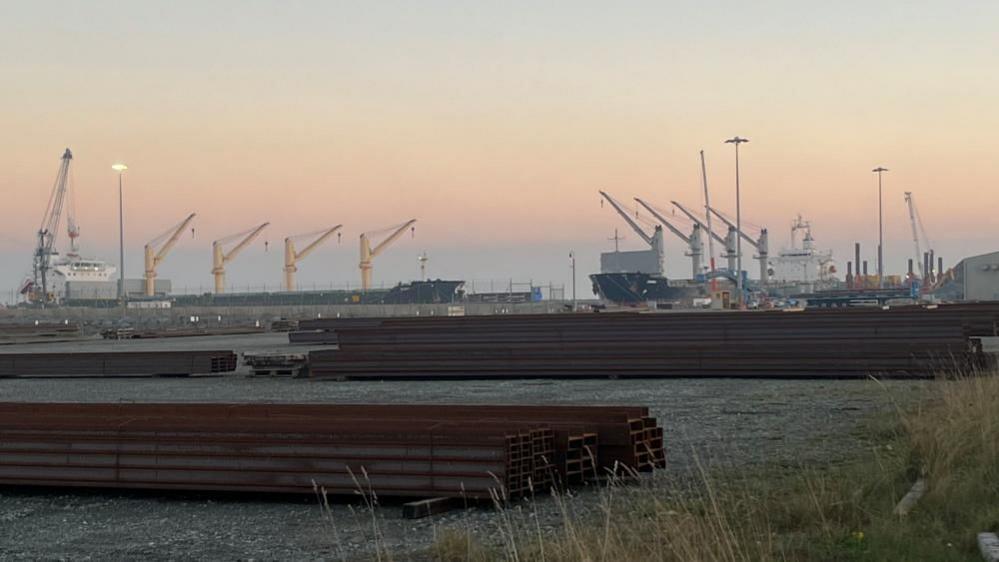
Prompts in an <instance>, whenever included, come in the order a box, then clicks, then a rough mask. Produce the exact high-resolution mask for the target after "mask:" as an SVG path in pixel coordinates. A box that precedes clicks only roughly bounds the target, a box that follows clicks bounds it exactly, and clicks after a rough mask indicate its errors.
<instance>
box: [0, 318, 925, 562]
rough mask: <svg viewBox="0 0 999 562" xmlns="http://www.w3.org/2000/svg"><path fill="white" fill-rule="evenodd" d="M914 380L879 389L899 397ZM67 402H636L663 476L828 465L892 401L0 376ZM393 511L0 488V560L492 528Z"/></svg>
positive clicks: (275, 547) (239, 555) (344, 550)
mask: <svg viewBox="0 0 999 562" xmlns="http://www.w3.org/2000/svg"><path fill="white" fill-rule="evenodd" d="M255 337H256V336H255ZM925 384H930V383H925V382H904V381H895V382H889V383H888V384H887V388H888V389H889V392H890V393H891V394H892V395H893V396H895V397H896V398H897V399H902V400H905V399H906V398H907V397H911V396H913V395H914V394H915V393H916V391H917V390H918V389H919V388H921V387H922V386H923V385H925ZM69 400H72V401H84V402H96V401H119V400H127V401H163V400H176V401H304V402H331V403H348V402H382V403H398V402H429V403H510V404H526V403H566V404H572V403H579V404H586V403H604V404H643V405H648V406H649V407H650V408H651V410H652V412H653V414H654V415H655V416H657V417H658V418H659V420H660V423H661V424H662V425H663V426H664V428H665V431H666V439H667V447H668V449H669V459H670V468H669V469H668V470H667V471H665V472H667V474H684V473H686V472H687V471H688V470H689V469H690V468H691V466H692V463H693V453H694V452H696V453H697V455H698V456H700V457H701V458H705V459H710V460H714V461H717V462H722V463H724V464H726V465H729V466H736V467H740V466H751V465H755V464H758V463H764V462H767V463H777V464H780V465H785V466H792V467H796V466H800V465H802V464H812V463H825V462H830V461H835V460H837V459H840V458H843V457H844V456H847V455H849V454H850V453H851V452H855V451H856V450H858V448H860V447H863V445H862V443H860V442H859V441H858V440H857V439H856V438H855V437H854V436H852V435H851V431H852V430H853V429H854V428H855V425H856V423H857V421H858V420H860V419H861V418H864V417H866V416H868V415H870V414H872V413H876V412H878V411H883V410H885V409H886V408H888V407H889V403H890V402H889V400H888V393H886V391H885V389H884V388H883V387H881V386H879V385H878V384H876V383H873V382H869V381H813V380H810V381H786V380H783V381H777V380H775V381H761V380H631V381H629V380H616V381H612V380H581V381H459V382H454V381H451V382H446V383H442V382H413V381H405V382H385V383H381V382H314V381H309V380H301V379H271V378H248V377H243V376H227V377H217V378H192V379H127V380H122V379H118V380H116V379H90V380H81V379H70V380H60V379H35V380H29V379H6V380H0V401H69ZM596 496H597V495H596V494H595V493H594V492H593V491H588V490H581V491H579V492H578V493H577V494H576V497H575V498H574V499H573V500H571V503H572V504H573V506H574V507H573V509H576V510H579V511H584V512H585V511H588V510H589V509H592V508H593V506H594V503H595V499H596ZM518 509H521V510H523V511H525V512H526V513H534V514H536V516H537V517H538V519H539V521H540V525H541V526H542V528H543V529H552V528H554V527H556V526H557V522H558V517H559V510H558V508H557V505H556V503H555V502H554V501H552V500H551V499H550V498H542V499H538V500H537V501H535V502H534V503H532V504H524V505H521V506H519V507H518ZM400 512H401V509H400V508H399V506H398V505H386V506H383V507H380V508H378V509H376V510H374V512H373V513H372V512H369V511H366V510H364V509H363V506H362V505H361V503H360V501H359V500H358V499H354V500H353V501H352V502H351V501H346V502H344V501H340V502H338V503H336V504H335V505H334V506H333V508H332V510H331V513H330V517H324V516H323V512H322V510H321V509H320V508H319V506H318V505H317V502H316V501H315V500H314V499H313V498H290V497H259V498H257V497H254V498H247V497H245V496H244V497H236V496H232V495H217V494H216V495H204V494H201V495H198V494H161V493H130V492H99V491H79V492H77V491H72V492H70V491H66V490H55V491H52V490H39V489H13V488H0V559H15V560H17V559H24V560H29V559H30V560H35V559H100V560H107V559H130V560H134V559H140V558H141V559H216V560H235V559H244V560H245V559H258V560H275V559H282V560H307V559H320V558H326V559H329V558H335V559H353V558H356V557H359V556H360V557H363V556H366V555H370V553H371V552H372V549H373V547H374V546H375V545H376V544H380V545H381V546H382V547H383V548H385V549H387V550H389V551H391V552H393V553H394V555H395V557H396V559H403V560H405V559H410V558H412V557H413V556H416V555H417V553H418V552H419V551H420V550H421V549H422V548H424V547H425V546H427V545H428V544H430V543H431V542H432V540H433V537H434V533H435V532H436V531H437V530H439V529H440V528H446V527H453V526H457V527H461V528H470V529H473V530H476V532H479V533H482V534H484V535H488V534H490V533H493V532H494V530H495V528H496V527H495V526H496V523H497V519H498V515H497V514H496V512H494V511H493V510H491V509H486V508H474V509H471V510H468V511H464V510H459V511H456V512H452V513H450V514H447V515H445V516H440V517H436V518H433V519H426V520H418V521H409V520H404V519H402V518H401V517H400ZM373 518H374V521H375V522H376V524H375V523H373V522H372V521H373ZM330 521H332V524H331V523H330ZM375 529H377V531H378V535H379V538H378V539H377V540H376V539H375V538H374V537H375Z"/></svg>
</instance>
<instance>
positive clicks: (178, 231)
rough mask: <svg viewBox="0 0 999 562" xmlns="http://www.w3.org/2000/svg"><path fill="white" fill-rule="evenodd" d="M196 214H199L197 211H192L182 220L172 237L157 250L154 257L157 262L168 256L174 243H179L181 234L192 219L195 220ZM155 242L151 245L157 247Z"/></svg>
mask: <svg viewBox="0 0 999 562" xmlns="http://www.w3.org/2000/svg"><path fill="white" fill-rule="evenodd" d="M195 216H197V213H191V214H190V215H188V217H187V218H186V219H184V220H182V221H181V222H180V224H179V225H177V227H176V228H174V229H173V233H172V234H170V238H168V239H167V241H166V242H164V243H163V245H162V246H160V249H159V251H158V252H156V257H155V258H154V262H155V263H160V262H161V261H163V260H164V258H166V256H167V254H168V253H170V250H171V249H173V247H174V245H175V244H176V243H177V240H179V239H180V235H181V234H183V233H184V231H185V230H186V229H187V225H189V224H191V221H193V220H194V217H195ZM168 232H169V231H168ZM154 243H155V241H153V242H150V246H153V247H155V246H154Z"/></svg>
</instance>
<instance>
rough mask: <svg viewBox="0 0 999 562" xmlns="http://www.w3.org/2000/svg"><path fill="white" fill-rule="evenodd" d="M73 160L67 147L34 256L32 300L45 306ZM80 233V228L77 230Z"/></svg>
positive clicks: (43, 218) (39, 232)
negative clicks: (49, 273)
mask: <svg viewBox="0 0 999 562" xmlns="http://www.w3.org/2000/svg"><path fill="white" fill-rule="evenodd" d="M72 161H73V153H72V152H71V151H70V150H69V149H68V148H67V149H66V151H65V152H63V154H62V161H61V162H60V164H59V172H58V173H57V174H56V180H55V184H54V185H53V186H52V194H51V195H49V202H48V205H47V206H46V207H45V215H44V216H43V217H42V224H41V226H39V227H38V246H36V247H35V256H34V268H33V269H34V282H33V283H34V286H33V287H32V290H31V293H30V294H31V300H32V301H35V302H40V303H41V304H42V305H43V306H44V305H45V304H46V303H48V302H49V301H50V300H51V295H49V285H48V272H49V268H50V267H51V265H52V263H51V262H52V254H53V253H54V252H55V242H56V237H57V235H58V230H59V219H60V218H62V208H63V204H64V203H65V201H66V192H67V190H68V186H69V165H70V163H71V162H72ZM75 228H76V225H75V224H70V225H69V230H70V236H74V229H75ZM75 232H76V233H79V230H75Z"/></svg>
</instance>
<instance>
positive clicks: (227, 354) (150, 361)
mask: <svg viewBox="0 0 999 562" xmlns="http://www.w3.org/2000/svg"><path fill="white" fill-rule="evenodd" d="M236 363H237V356H236V354H235V353H234V352H232V351H225V350H221V351H220V350H215V351H113V352H86V353H75V352H73V353H0V377H116V376H117V377H127V376H156V375H193V374H210V373H223V372H229V371H234V370H236Z"/></svg>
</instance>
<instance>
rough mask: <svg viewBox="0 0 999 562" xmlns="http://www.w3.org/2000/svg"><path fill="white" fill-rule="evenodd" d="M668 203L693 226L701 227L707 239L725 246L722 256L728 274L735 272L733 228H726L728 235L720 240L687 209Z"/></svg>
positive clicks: (676, 203) (674, 202)
mask: <svg viewBox="0 0 999 562" xmlns="http://www.w3.org/2000/svg"><path fill="white" fill-rule="evenodd" d="M670 203H672V204H673V205H674V206H675V207H676V208H677V209H680V212H682V213H683V214H685V215H687V218H689V219H690V220H692V221H694V223H695V224H698V225H700V226H701V228H702V229H704V230H707V232H708V236H709V237H711V238H714V239H715V240H717V241H718V242H719V243H721V244H722V245H723V246H725V255H724V257H725V259H726V260H727V262H728V270H729V271H730V272H734V271H735V267H736V266H735V254H736V250H735V248H736V244H735V237H736V234H735V227H733V226H730V227H729V228H728V234H726V235H725V237H724V238H722V237H721V236H719V235H718V234H717V233H716V232H715V231H713V230H711V229H710V228H708V227H707V226H706V225H705V224H704V222H702V221H701V219H699V218H697V215H695V214H694V213H692V212H691V211H690V210H689V209H687V208H686V207H684V206H683V205H681V204H680V203H678V202H677V201H670Z"/></svg>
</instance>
